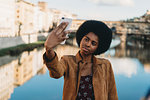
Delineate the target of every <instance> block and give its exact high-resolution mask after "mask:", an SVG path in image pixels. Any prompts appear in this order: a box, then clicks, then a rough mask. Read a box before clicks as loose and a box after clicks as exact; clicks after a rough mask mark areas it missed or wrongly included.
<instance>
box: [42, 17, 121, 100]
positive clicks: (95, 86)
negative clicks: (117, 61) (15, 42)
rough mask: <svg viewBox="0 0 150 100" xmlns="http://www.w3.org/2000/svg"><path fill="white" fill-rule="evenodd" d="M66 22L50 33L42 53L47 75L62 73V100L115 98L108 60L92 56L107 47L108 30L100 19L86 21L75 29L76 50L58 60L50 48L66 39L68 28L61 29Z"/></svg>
mask: <svg viewBox="0 0 150 100" xmlns="http://www.w3.org/2000/svg"><path fill="white" fill-rule="evenodd" d="M67 25H68V23H62V24H60V25H59V26H58V27H57V28H56V29H54V30H53V31H52V32H51V33H50V35H49V36H48V38H47V40H46V42H45V48H46V52H45V53H44V55H43V59H44V62H45V64H46V66H47V68H48V70H49V74H50V76H51V77H53V78H60V77H62V76H64V88H63V100H118V96H117V89H116V84H115V78H114V74H113V70H112V66H111V63H110V62H109V61H108V60H106V59H104V58H96V57H95V55H99V54H102V53H104V52H105V51H107V50H108V49H109V47H110V43H111V40H112V32H111V30H110V29H109V28H108V27H107V25H106V24H104V23H103V22H100V21H96V20H88V21H85V22H84V23H83V24H82V25H81V26H80V27H79V29H78V30H77V32H76V40H77V44H78V45H79V47H80V50H79V52H78V53H77V54H76V55H75V56H73V55H65V56H63V57H62V58H61V60H60V61H58V57H57V54H56V53H55V52H54V51H53V48H54V47H55V46H57V45H58V44H60V43H61V42H62V41H63V40H65V39H67V37H66V34H68V33H69V31H64V29H65V28H66V26H67Z"/></svg>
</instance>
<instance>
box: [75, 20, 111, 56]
mask: <svg viewBox="0 0 150 100" xmlns="http://www.w3.org/2000/svg"><path fill="white" fill-rule="evenodd" d="M89 32H93V33H94V34H95V35H97V36H98V38H99V45H98V48H97V50H96V51H95V52H94V55H99V54H102V53H104V52H105V51H107V50H108V49H109V47H110V43H111V40H112V31H111V29H110V28H109V27H108V26H107V25H106V24H105V23H103V22H101V21H96V20H87V21H85V22H84V23H83V24H82V25H81V26H80V27H79V28H78V30H77V32H76V41H77V44H78V46H79V47H80V42H81V40H82V38H83V37H84V36H85V35H87V34H88V33H89Z"/></svg>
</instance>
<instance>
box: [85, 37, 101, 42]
mask: <svg viewBox="0 0 150 100" xmlns="http://www.w3.org/2000/svg"><path fill="white" fill-rule="evenodd" d="M85 37H86V38H88V39H89V40H91V39H90V38H89V37H88V36H85ZM92 41H93V42H96V43H98V41H95V40H92Z"/></svg>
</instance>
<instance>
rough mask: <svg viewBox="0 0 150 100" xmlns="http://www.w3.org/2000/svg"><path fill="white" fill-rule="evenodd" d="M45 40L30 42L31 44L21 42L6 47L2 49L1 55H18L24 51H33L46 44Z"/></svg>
mask: <svg viewBox="0 0 150 100" xmlns="http://www.w3.org/2000/svg"><path fill="white" fill-rule="evenodd" d="M44 42H45V41H38V42H35V43H29V44H21V45H18V46H14V47H9V48H4V49H0V56H4V55H12V56H13V55H18V54H20V53H21V52H23V51H31V50H33V49H34V48H39V47H43V46H44Z"/></svg>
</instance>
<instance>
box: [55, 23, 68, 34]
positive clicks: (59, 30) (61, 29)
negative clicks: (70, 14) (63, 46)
mask: <svg viewBox="0 0 150 100" xmlns="http://www.w3.org/2000/svg"><path fill="white" fill-rule="evenodd" d="M67 25H68V23H67V22H63V23H61V24H60V25H59V26H58V27H57V29H56V31H55V33H56V34H57V35H59V34H61V33H62V32H63V31H64V30H65V28H66V27H67Z"/></svg>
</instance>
